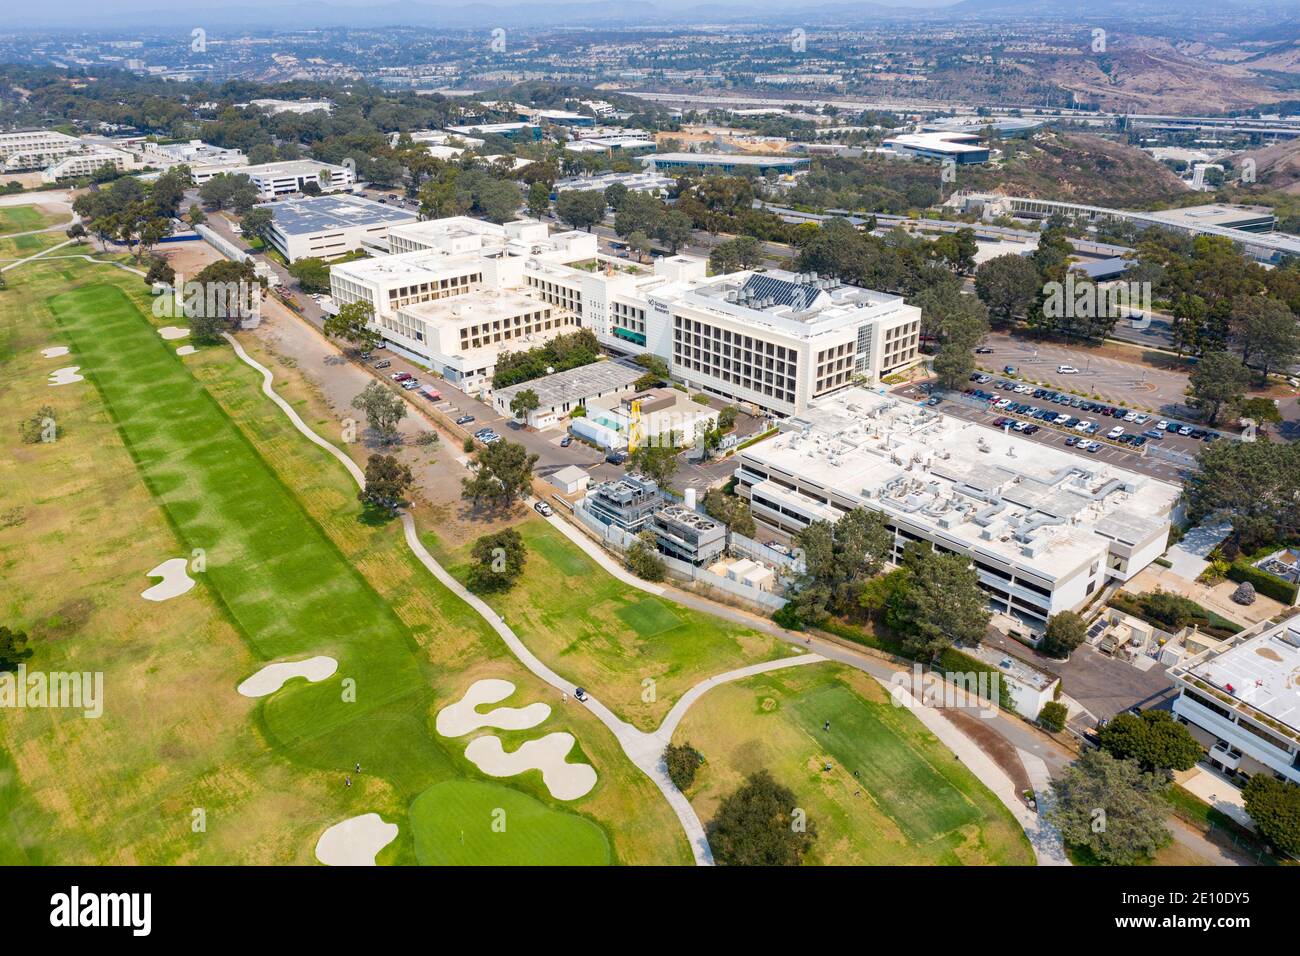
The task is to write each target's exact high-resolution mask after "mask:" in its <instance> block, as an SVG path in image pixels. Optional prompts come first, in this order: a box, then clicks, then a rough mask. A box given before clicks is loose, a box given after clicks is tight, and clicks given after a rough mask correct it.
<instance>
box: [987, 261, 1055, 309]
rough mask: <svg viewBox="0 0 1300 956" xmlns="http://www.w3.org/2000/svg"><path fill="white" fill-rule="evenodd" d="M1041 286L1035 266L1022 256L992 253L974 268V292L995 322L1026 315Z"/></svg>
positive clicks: (1040, 278)
mask: <svg viewBox="0 0 1300 956" xmlns="http://www.w3.org/2000/svg"><path fill="white" fill-rule="evenodd" d="M1042 285H1043V280H1042V277H1041V276H1040V275H1039V272H1038V268H1037V267H1036V266H1035V265H1034V263H1033V261H1032V260H1030V259H1028V258H1026V257H1025V256H1017V255H1006V256H996V257H994V258H992V259H989V260H988V261H987V262H985V263H984V264H983V265H981V266H980V267H979V268H978V269H976V270H975V294H976V295H978V296H979V297H980V301H982V302H983V303H984V304H985V305H986V306H988V310H989V315H990V316H992V318H993V319H994V320H996V321H998V322H1011V321H1014V320H1015V319H1018V318H1023V317H1024V316H1026V315H1028V314H1029V310H1030V308H1031V307H1032V306H1033V304H1034V302H1035V300H1037V298H1038V294H1039V291H1040V290H1041V289H1042Z"/></svg>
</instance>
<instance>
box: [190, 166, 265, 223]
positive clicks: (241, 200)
mask: <svg viewBox="0 0 1300 956" xmlns="http://www.w3.org/2000/svg"><path fill="white" fill-rule="evenodd" d="M199 198H200V199H202V200H203V204H204V205H205V206H207V207H208V208H209V209H225V208H227V207H229V208H232V209H234V210H235V212H237V213H240V214H243V213H246V212H248V211H249V210H251V209H252V208H253V205H254V204H255V203H256V202H257V187H256V186H254V185H253V181H252V180H251V179H249V178H248V177H247V176H245V175H244V174H242V173H217V175H215V176H213V177H212V178H211V179H209V180H208V181H207V182H206V183H204V184H203V185H202V186H200V187H199Z"/></svg>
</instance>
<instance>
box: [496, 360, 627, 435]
mask: <svg viewBox="0 0 1300 956" xmlns="http://www.w3.org/2000/svg"><path fill="white" fill-rule="evenodd" d="M643 375H645V369H643V368H641V366H639V365H634V364H632V363H631V362H619V361H614V362H594V363H592V364H591V365H582V366H579V367H578V368H571V369H568V370H566V371H563V372H556V373H555V374H554V375H546V376H543V377H542V378H535V379H533V380H532V381H530V382H522V383H520V384H519V385H511V386H509V387H508V388H502V389H498V390H497V391H496V392H495V393H493V396H492V403H493V405H494V407H495V408H496V410H497V411H498V412H500V413H501V414H502V415H507V416H512V417H513V415H514V413H513V412H512V411H510V403H511V402H512V401H514V399H515V396H516V395H518V394H519V393H520V392H522V391H524V390H525V389H529V390H531V391H532V392H534V393H535V394H536V395H537V399H538V403H539V404H538V407H537V408H536V409H534V410H533V411H531V412H529V413H528V416H527V418H526V423H527V424H529V425H531V426H532V427H533V428H548V427H550V426H551V425H555V424H556V423H558V422H559V421H561V420H562V419H564V418H567V417H568V416H569V413H570V412H572V411H573V410H574V409H575V408H577V407H579V406H582V407H583V408H586V407H587V403H588V402H591V401H593V400H596V399H602V398H615V399H617V398H618V397H619V396H623V395H628V394H631V393H632V392H634V391H635V389H634V388H633V386H634V384H635V383H636V381H637V380H638V379H639V378H641V376H643Z"/></svg>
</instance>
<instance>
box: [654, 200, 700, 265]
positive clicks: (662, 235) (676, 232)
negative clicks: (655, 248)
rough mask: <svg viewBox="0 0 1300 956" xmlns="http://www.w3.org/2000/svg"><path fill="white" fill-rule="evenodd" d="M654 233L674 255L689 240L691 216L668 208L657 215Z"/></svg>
mask: <svg viewBox="0 0 1300 956" xmlns="http://www.w3.org/2000/svg"><path fill="white" fill-rule="evenodd" d="M654 235H655V238H656V239H658V240H659V241H660V242H662V243H663V244H664V245H666V246H667V247H668V248H669V249H670V250H671V251H672V253H673V255H676V254H677V250H678V249H680V248H681V247H682V246H684V245H686V243H688V242H690V241H691V235H692V227H691V217H690V216H688V215H686V213H684V212H682V211H681V210H678V209H670V210H669V211H668V212H666V213H664V214H663V215H662V216H660V217H659V223H658V225H657V226H656V227H655V232H654Z"/></svg>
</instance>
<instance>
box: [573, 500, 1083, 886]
mask: <svg viewBox="0 0 1300 956" xmlns="http://www.w3.org/2000/svg"><path fill="white" fill-rule="evenodd" d="M547 520H549V521H550V523H551V525H552V526H553V527H555V528H557V529H558V530H559V531H560V533H561V534H563V535H564V536H565V537H567V538H568V539H569V540H570V541H572V542H573V543H574V544H576V545H577V546H578V547H580V548H582V550H583V551H585V552H586V553H587V554H588V555H590V556H591V558H592V559H593V560H595V561H596V563H597V564H599V565H600V566H601V567H602V568H604V569H605V570H606V571H608V572H609V573H610V574H612V575H614V576H615V577H617V578H618V579H619V580H620V581H622V582H624V583H625V584H628V585H629V586H631V587H634V588H637V589H639V590H642V591H646V592H648V593H650V594H656V595H662V596H666V597H668V598H669V599H670V600H673V601H675V602H677V603H679V604H683V605H685V606H687V607H692V608H694V609H696V610H701V611H704V612H705V613H708V614H712V615H715V616H717V617H723V618H727V619H729V620H732V621H734V622H736V623H739V624H742V625H744V626H746V627H752V628H755V629H757V630H762V631H765V632H767V633H769V634H773V635H775V636H777V637H780V638H781V639H782V640H784V641H787V642H789V643H793V644H796V645H797V644H803V645H804V646H805V647H807V648H808V649H809V650H815V652H816V654H815V655H814V656H818V657H820V658H822V659H829V660H834V661H837V662H838V663H841V664H847V665H849V666H850V667H856V668H857V669H858V670H861V671H864V672H865V673H867V674H870V675H871V676H872V677H874V678H876V680H878V681H880V683H881V684H883V685H884V686H885V689H886V690H887V691H888V690H891V689H892V687H893V683H892V682H893V679H894V675H895V674H897V673H900V672H901V673H906V671H905V670H904V669H903V668H902V667H900V666H898V665H896V664H893V663H892V662H889V661H885V660H881V659H879V658H874V657H869V656H867V655H864V654H859V653H856V652H853V651H850V650H848V649H847V648H844V647H841V646H839V645H837V644H830V643H828V642H825V641H821V640H819V639H815V638H808V637H805V638H803V639H802V640H800V638H799V637H798V636H797V635H794V634H792V633H791V632H789V631H786V630H784V629H783V628H780V627H778V626H777V625H775V624H773V623H772V622H771V621H769V620H767V619H766V618H761V617H758V616H757V615H754V614H749V613H747V612H744V611H740V610H737V609H734V608H728V607H725V606H723V605H718V604H714V603H713V602H711V601H705V600H703V599H701V598H698V597H696V596H694V595H691V594H688V593H686V592H682V591H678V590H676V589H674V588H669V587H664V586H662V585H658V584H651V583H649V582H646V581H642V580H641V579H640V578H638V577H636V576H635V575H633V574H631V573H629V572H628V571H627V570H626V569H625V568H624V567H623V566H622V564H621V563H619V562H618V561H616V560H614V558H613V557H611V556H610V554H609V552H607V551H605V549H604V548H602V547H600V545H598V544H597V543H596V542H594V541H592V540H591V539H590V538H589V537H587V536H586V535H585V534H583V533H582V531H580V530H579V529H578V528H576V527H574V526H573V525H571V524H570V523H569V522H567V521H565V520H563V519H562V518H561V517H560V516H559V515H553V516H552V517H551V518H549V519H547ZM796 660H797V658H796ZM723 676H724V677H725V676H726V675H723ZM705 683H708V682H707V681H706V682H705ZM706 689H707V688H706ZM902 693H904V694H906V691H902ZM688 696H689V692H688ZM683 700H685V698H683ZM907 700H908V701H910V703H908V707H909V708H910V709H911V711H912V713H913V714H915V715H916V717H917V718H918V719H919V720H920V721H921V723H922V724H924V725H925V726H926V728H927V729H929V731H930V732H931V733H933V734H934V735H935V736H936V737H938V738H939V739H940V740H941V741H943V743H944V744H945V745H946V746H947V747H948V748H949V749H951V750H952V751H953V752H954V753H955V754H957V755H958V757H960V758H961V759H962V760H963V761H964V762H965V764H966V766H967V767H969V768H970V769H971V772H972V773H974V774H975V776H976V777H978V778H979V780H980V782H981V783H983V784H984V785H985V786H986V787H988V788H989V789H990V790H991V791H993V793H994V794H995V795H996V796H997V797H998V799H999V800H1001V801H1002V802H1003V804H1005V805H1006V807H1007V808H1008V809H1009V810H1010V811H1011V812H1012V814H1013V815H1014V816H1015V818H1016V820H1017V821H1018V822H1019V823H1020V825H1021V826H1022V827H1023V828H1024V830H1025V834H1026V836H1028V837H1029V842H1030V844H1032V845H1033V847H1034V854H1035V856H1037V858H1038V862H1039V863H1040V864H1043V865H1053V866H1060V865H1069V860H1068V858H1067V857H1066V855H1065V848H1064V846H1063V845H1062V843H1061V838H1060V835H1059V834H1058V833H1057V832H1056V830H1055V829H1054V828H1053V827H1051V826H1050V825H1049V824H1048V823H1047V822H1046V820H1044V819H1043V818H1042V817H1041V815H1037V814H1035V813H1034V812H1033V811H1032V810H1030V809H1029V808H1028V807H1027V806H1026V805H1025V802H1024V800H1023V799H1022V798H1021V795H1020V794H1019V793H1017V792H1016V787H1015V784H1014V783H1013V782H1012V780H1011V778H1010V777H1009V776H1008V775H1007V773H1006V772H1005V771H1004V770H1003V769H1002V768H1001V767H999V766H998V765H997V763H996V762H995V761H994V760H993V759H992V758H991V757H990V756H989V755H988V754H986V753H985V752H984V751H983V750H982V749H981V748H980V747H979V745H978V744H976V743H975V742H974V741H973V740H971V738H970V737H968V736H967V735H966V734H965V733H964V732H962V731H961V730H960V729H958V728H957V727H956V726H955V725H954V724H953V723H952V722H951V721H949V720H948V718H946V717H945V716H943V712H942V711H941V710H939V709H936V708H933V707H929V706H927V705H925V704H922V703H920V702H919V701H916V700H915V698H912V697H911V695H910V694H908V695H907ZM688 706H689V705H688ZM674 710H675V708H674ZM978 713H979V719H987V720H989V721H990V726H992V727H993V728H994V729H995V730H996V731H997V732H998V733H1000V734H1001V735H1002V736H1003V737H1005V738H1007V739H1008V740H1009V741H1010V742H1011V743H1012V745H1013V746H1015V748H1016V752H1017V755H1018V756H1019V757H1020V761H1021V763H1022V764H1024V765H1025V770H1026V772H1027V773H1028V774H1029V778H1030V781H1031V783H1032V785H1033V787H1034V791H1035V793H1043V792H1047V791H1049V790H1050V782H1051V773H1050V771H1049V761H1050V765H1051V766H1052V767H1055V768H1056V769H1058V770H1059V769H1061V768H1062V767H1063V766H1064V765H1065V764H1066V763H1068V762H1069V761H1070V759H1071V758H1072V756H1073V755H1071V754H1069V753H1068V752H1066V751H1064V750H1063V749H1061V748H1057V747H1054V746H1047V745H1044V743H1043V741H1042V740H1041V739H1037V738H1036V737H1035V736H1034V735H1033V732H1032V731H1031V730H1029V729H1028V728H1025V727H1017V726H1016V725H1015V723H1014V721H1015V718H1010V717H1006V716H1004V715H1002V714H997V715H995V716H993V717H991V718H989V717H987V715H985V714H984V713H983V712H982V711H980V712H978ZM672 716H673V715H672V713H670V714H669V715H668V720H671V719H672ZM1035 775H1037V779H1035ZM1039 806H1040V808H1041V807H1042V801H1041V799H1040V803H1039Z"/></svg>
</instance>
